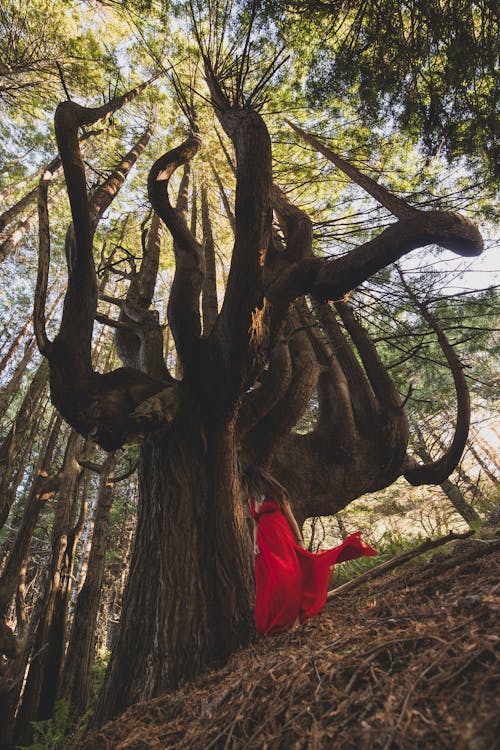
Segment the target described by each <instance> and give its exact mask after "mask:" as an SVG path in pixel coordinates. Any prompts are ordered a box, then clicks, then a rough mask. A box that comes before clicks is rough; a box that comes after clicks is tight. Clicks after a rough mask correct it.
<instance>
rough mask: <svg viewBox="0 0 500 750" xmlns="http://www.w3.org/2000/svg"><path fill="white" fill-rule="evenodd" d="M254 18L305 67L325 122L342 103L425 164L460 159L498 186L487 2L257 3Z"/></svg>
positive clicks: (494, 46) (491, 17)
mask: <svg viewBox="0 0 500 750" xmlns="http://www.w3.org/2000/svg"><path fill="white" fill-rule="evenodd" d="M249 5H254V6H255V5H261V4H257V3H251V2H250V3H249ZM262 15H263V17H264V19H267V18H268V17H269V15H270V16H271V17H272V18H273V20H274V22H275V23H277V24H278V26H279V28H280V32H281V35H282V36H283V38H284V40H285V43H286V45H287V47H290V46H291V47H293V48H294V49H295V50H297V52H298V54H300V55H302V56H303V57H304V58H305V60H307V63H306V64H307V70H308V80H307V90H308V96H309V99H310V101H311V102H315V103H318V102H321V103H322V106H324V103H325V101H327V102H328V103H329V104H330V105H333V107H332V106H331V107H330V109H333V110H334V112H335V110H338V108H339V105H338V104H337V103H338V102H341V104H340V107H345V106H346V104H347V102H349V103H350V104H352V106H353V109H354V110H355V111H357V112H358V114H359V115H360V116H361V118H362V120H363V122H364V124H365V125H366V124H368V123H369V124H370V125H372V126H373V127H374V128H378V127H379V125H380V123H383V122H387V121H391V120H395V121H396V123H397V126H398V128H399V129H402V130H404V131H405V132H407V133H408V134H409V135H410V136H411V137H412V138H413V139H415V140H417V141H420V142H421V143H422V145H423V147H424V149H425V151H426V152H427V154H428V155H429V156H430V157H431V156H434V155H436V154H438V153H440V152H441V153H444V154H445V155H446V157H447V158H448V159H449V160H451V161H454V160H456V161H457V162H458V161H459V160H461V159H462V160H463V158H464V156H465V157H466V158H467V160H468V161H469V164H470V165H471V166H472V167H473V168H474V169H476V170H477V173H478V175H481V176H483V178H484V172H485V171H486V173H489V174H490V175H491V176H492V177H493V178H495V177H496V179H498V145H497V143H496V137H495V127H496V126H495V114H494V113H495V108H496V107H495V103H496V100H497V98H498V80H497V75H496V66H497V60H498V18H497V14H496V13H495V10H494V8H493V6H492V4H491V3H490V2H488V0H474V1H473V2H471V1H470V0H449V2H446V3H442V2H439V0H405V1H404V2H399V1H396V0H382V2H370V1H369V0H358V1H357V2H344V1H343V0H333V1H332V2H329V0H306V1H305V2H302V1H300V2H297V0H286V1H285V2H282V1H281V0H280V1H279V2H275V0H266V2H265V3H264V4H263V11H262ZM264 22H265V21H264ZM318 39H320V40H321V42H320V43H319V44H318V42H317V40H318ZM339 114H341V113H339Z"/></svg>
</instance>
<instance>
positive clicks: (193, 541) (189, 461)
mask: <svg viewBox="0 0 500 750" xmlns="http://www.w3.org/2000/svg"><path fill="white" fill-rule="evenodd" d="M185 414H186V416H185V417H184V418H182V419H179V420H178V422H176V423H175V426H173V427H172V430H171V431H170V433H169V434H168V436H167V437H165V438H164V439H162V440H156V441H155V442H153V441H151V442H147V443H145V444H144V445H143V446H142V448H141V460H140V466H139V511H138V523H137V530H136V536H135V546H134V549H133V553H132V560H131V566H130V574H129V580H128V583H127V590H126V592H125V598H124V602H123V607H122V618H121V623H120V632H119V635H118V640H117V644H116V647H115V649H114V652H113V655H112V658H111V662H110V665H109V668H108V672H107V675H106V680H105V684H104V688H103V691H102V693H101V697H100V701H99V704H98V706H97V710H96V714H95V716H94V719H93V726H94V727H97V726H100V725H101V724H102V723H104V722H105V721H107V720H109V719H111V718H113V717H114V716H116V715H118V714H119V713H120V712H121V711H123V710H124V709H125V708H126V707H127V706H129V705H131V704H133V703H136V702H137V701H141V700H147V699H149V698H152V697H154V696H157V695H159V694H161V693H163V692H165V691H167V690H171V689H174V688H176V687H177V686H178V685H179V683H180V682H181V681H183V680H186V679H190V678H193V677H194V676H195V675H196V674H198V673H199V672H200V671H201V670H202V669H203V668H205V667H206V666H207V665H209V664H213V663H217V662H219V661H220V660H223V659H224V658H226V657H227V655H228V654H229V653H230V652H231V651H232V650H233V649H234V648H235V647H237V646H238V645H240V644H242V643H245V642H246V641H247V640H248V638H249V637H250V634H251V632H252V626H251V620H252V617H251V592H252V591H253V582H252V572H251V571H252V565H251V547H250V537H249V534H248V530H247V526H246V522H245V513H244V507H243V505H242V504H241V503H240V502H239V500H236V499H235V498H237V497H238V495H239V493H238V487H237V484H236V483H237V463H236V450H235V444H234V437H233V430H232V425H227V424H219V425H217V426H213V425H211V428H210V430H208V429H206V428H204V427H203V425H202V423H201V421H200V420H197V419H196V418H195V417H194V414H193V409H187V410H186V412H185ZM138 613H140V617H139V616H138Z"/></svg>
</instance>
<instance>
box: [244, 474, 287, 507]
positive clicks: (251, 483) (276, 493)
mask: <svg viewBox="0 0 500 750" xmlns="http://www.w3.org/2000/svg"><path fill="white" fill-rule="evenodd" d="M241 484H242V487H243V490H244V492H246V495H247V498H250V497H253V498H259V497H260V496H261V495H264V496H265V497H267V498H269V499H270V500H275V501H276V502H278V503H279V504H280V505H283V503H285V502H287V501H288V499H289V494H288V491H287V490H286V489H285V488H284V487H283V485H282V484H280V483H279V482H278V480H277V479H275V478H274V477H273V476H272V474H270V473H269V472H268V471H266V470H265V469H261V468H260V466H247V467H246V469H244V470H243V474H242V476H241Z"/></svg>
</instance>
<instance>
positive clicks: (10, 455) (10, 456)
mask: <svg viewBox="0 0 500 750" xmlns="http://www.w3.org/2000/svg"><path fill="white" fill-rule="evenodd" d="M48 374H49V368H48V365H47V362H46V360H43V361H42V362H41V364H40V366H39V367H38V369H37V371H36V373H35V375H34V377H33V380H32V381H31V383H30V385H29V388H28V390H27V392H26V395H25V397H24V399H23V401H22V404H21V406H20V407H19V411H18V412H17V414H16V418H15V420H14V423H13V424H12V426H11V428H10V430H9V432H8V433H7V435H6V436H5V439H4V440H3V442H2V444H1V445H0V528H1V527H2V526H3V525H4V523H5V521H6V520H7V517H8V515H9V511H10V505H11V502H12V497H11V496H10V495H9V493H8V487H9V482H10V478H11V477H12V474H13V471H14V462H15V460H16V458H17V456H18V454H19V452H20V445H21V443H22V441H23V439H25V438H26V433H27V431H28V429H29V426H30V423H31V421H32V419H33V414H34V412H35V410H36V408H37V405H38V404H40V401H41V399H42V397H43V393H44V391H45V388H46V386H47V380H48Z"/></svg>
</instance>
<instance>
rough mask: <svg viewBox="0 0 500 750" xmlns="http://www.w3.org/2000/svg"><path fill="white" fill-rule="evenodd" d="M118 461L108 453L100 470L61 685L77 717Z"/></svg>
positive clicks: (86, 686)
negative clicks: (83, 574) (84, 570)
mask: <svg viewBox="0 0 500 750" xmlns="http://www.w3.org/2000/svg"><path fill="white" fill-rule="evenodd" d="M117 459H118V457H117V455H116V454H114V453H110V454H109V456H108V457H107V458H106V460H105V462H104V465H103V466H102V469H101V473H100V478H99V489H98V495H97V503H96V508H95V513H94V530H93V534H92V546H91V549H90V555H89V560H88V567H87V575H86V577H85V582H84V584H83V586H82V589H81V591H80V593H79V595H78V599H77V603H76V607H75V613H74V618H73V627H72V630H71V637H70V640H69V646H68V651H67V655H66V662H65V665H64V674H63V677H62V682H61V689H60V696H61V697H62V698H65V699H66V700H67V701H68V702H69V703H71V705H72V706H73V707H74V708H75V709H76V711H77V712H78V714H79V715H80V714H83V713H85V711H86V710H87V704H88V700H89V693H90V670H91V667H92V663H93V661H94V653H95V636H96V633H95V631H96V623H97V611H98V607H99V602H100V597H101V590H102V581H103V576H104V565H105V553H106V549H107V544H108V527H109V515H110V511H111V505H112V503H113V487H114V485H113V483H112V481H110V475H111V472H112V471H113V469H114V467H115V465H116V462H117Z"/></svg>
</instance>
